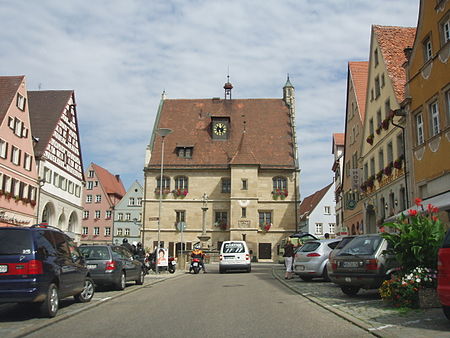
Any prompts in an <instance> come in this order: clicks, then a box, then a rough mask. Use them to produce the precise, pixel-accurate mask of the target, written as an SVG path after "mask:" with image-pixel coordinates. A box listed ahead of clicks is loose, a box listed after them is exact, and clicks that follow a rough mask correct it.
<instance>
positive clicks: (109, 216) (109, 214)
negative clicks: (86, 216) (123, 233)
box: [105, 210, 112, 219]
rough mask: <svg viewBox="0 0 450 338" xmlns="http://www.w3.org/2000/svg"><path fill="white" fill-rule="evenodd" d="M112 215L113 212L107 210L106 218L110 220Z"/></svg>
mask: <svg viewBox="0 0 450 338" xmlns="http://www.w3.org/2000/svg"><path fill="white" fill-rule="evenodd" d="M111 215H112V211H111V210H106V212H105V218H106V219H110V218H111Z"/></svg>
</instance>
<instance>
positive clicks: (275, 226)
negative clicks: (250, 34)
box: [143, 79, 299, 260]
mask: <svg viewBox="0 0 450 338" xmlns="http://www.w3.org/2000/svg"><path fill="white" fill-rule="evenodd" d="M224 88H225V99H220V98H212V99H192V100H178V99H172V100H171V99H166V98H165V97H163V99H162V100H161V103H160V107H159V111H158V114H157V117H156V121H155V125H154V129H153V133H152V137H151V140H150V144H149V146H148V149H147V158H146V166H145V168H144V173H145V174H144V178H145V182H144V189H145V192H144V214H143V218H144V229H143V232H144V235H143V237H144V246H146V247H148V248H153V247H155V246H156V245H157V244H158V237H159V240H160V243H162V245H164V246H165V247H167V248H169V252H170V254H174V253H175V251H176V249H177V248H180V247H181V243H185V244H186V248H187V249H190V248H191V247H192V245H193V244H195V243H197V242H200V241H201V242H202V244H203V245H206V246H208V247H209V248H211V249H217V248H220V245H221V243H222V242H223V241H225V240H245V241H247V243H248V245H249V248H250V249H251V250H252V251H253V254H254V256H256V257H257V258H258V259H260V260H261V259H262V260H264V259H267V260H275V259H276V256H277V254H278V250H279V245H280V241H281V239H282V238H284V237H286V236H288V235H290V234H293V233H294V232H295V231H296V228H297V227H296V224H297V219H296V218H297V216H296V215H297V206H298V203H299V196H298V189H297V187H298V159H297V146H296V139H295V109H294V107H295V97H294V87H293V86H292V84H291V83H290V81H289V79H288V81H287V83H286V85H285V86H284V88H283V99H232V98H231V90H232V88H233V87H232V85H231V83H229V82H227V83H226V84H225V86H224ZM162 128H167V129H170V131H171V133H170V134H168V135H167V136H165V137H164V142H162V141H163V138H162V136H161V130H163V129H162ZM170 131H169V132H170ZM163 145H164V147H163ZM163 149H164V152H162V151H163ZM162 155H163V156H162ZM161 162H162V163H163V175H162V180H161V172H160V170H161ZM161 188H162V190H160V189H161ZM161 193H162V195H161V197H162V199H161V201H162V203H160V194H161ZM160 207H161V208H160ZM159 215H161V216H160V218H159ZM158 233H159V235H158Z"/></svg>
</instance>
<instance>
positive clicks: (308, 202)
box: [299, 183, 333, 220]
mask: <svg viewBox="0 0 450 338" xmlns="http://www.w3.org/2000/svg"><path fill="white" fill-rule="evenodd" d="M332 185H333V183H330V184H328V185H327V186H326V187H325V188H323V189H320V190H318V191H316V192H315V193H314V194H312V195H309V196H308V197H306V198H305V199H304V200H303V201H302V203H301V204H300V208H299V215H300V220H303V219H305V218H306V216H308V215H310V214H311V213H312V212H313V211H314V209H315V208H316V206H317V204H319V202H320V201H321V200H322V198H323V197H324V196H325V194H326V193H327V192H328V190H330V188H331V186H332Z"/></svg>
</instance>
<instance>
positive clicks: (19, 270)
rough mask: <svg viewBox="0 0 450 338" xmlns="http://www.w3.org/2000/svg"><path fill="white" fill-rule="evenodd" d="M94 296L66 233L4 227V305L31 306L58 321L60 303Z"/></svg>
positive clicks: (0, 251) (0, 261)
mask: <svg viewBox="0 0 450 338" xmlns="http://www.w3.org/2000/svg"><path fill="white" fill-rule="evenodd" d="M93 295H94V283H93V281H92V279H91V278H90V275H89V270H88V269H87V267H86V265H85V263H84V259H83V256H82V255H81V253H80V251H79V250H78V248H77V246H76V245H75V243H74V242H73V241H72V239H71V238H70V237H69V236H67V235H66V234H65V233H64V232H63V231H61V230H59V229H57V228H54V227H50V226H46V225H39V224H36V225H33V226H31V227H0V303H30V304H33V308H34V307H37V308H38V309H39V310H40V312H41V314H42V315H44V316H46V317H54V316H56V313H57V312H58V308H59V300H60V299H62V298H65V297H69V296H73V297H75V300H76V301H78V302H83V303H84V302H89V301H90V300H91V299H92V297H93Z"/></svg>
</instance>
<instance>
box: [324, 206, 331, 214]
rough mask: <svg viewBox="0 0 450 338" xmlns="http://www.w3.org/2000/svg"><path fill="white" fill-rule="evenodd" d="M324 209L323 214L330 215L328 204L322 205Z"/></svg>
mask: <svg viewBox="0 0 450 338" xmlns="http://www.w3.org/2000/svg"><path fill="white" fill-rule="evenodd" d="M324 209H325V210H324V214H325V215H330V214H331V208H330V206H328V205H327V206H325V207H324Z"/></svg>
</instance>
